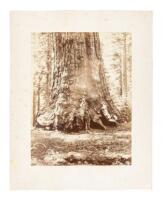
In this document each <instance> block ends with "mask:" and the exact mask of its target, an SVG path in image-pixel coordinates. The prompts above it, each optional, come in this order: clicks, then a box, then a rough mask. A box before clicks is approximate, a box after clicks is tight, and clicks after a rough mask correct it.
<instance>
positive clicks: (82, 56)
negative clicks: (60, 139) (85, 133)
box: [37, 32, 119, 131]
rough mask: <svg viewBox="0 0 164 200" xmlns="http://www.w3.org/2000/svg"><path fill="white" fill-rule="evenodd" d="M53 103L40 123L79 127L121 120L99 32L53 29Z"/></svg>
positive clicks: (39, 116)
mask: <svg viewBox="0 0 164 200" xmlns="http://www.w3.org/2000/svg"><path fill="white" fill-rule="evenodd" d="M52 34H53V36H52V37H53V40H52V41H53V49H54V58H55V59H54V60H55V61H54V67H53V68H54V69H53V84H52V88H51V105H50V106H49V107H48V108H47V109H46V110H45V112H44V113H42V114H38V115H37V125H41V126H45V127H49V128H50V129H61V130H65V131H78V130H83V129H86V130H87V129H89V128H90V127H96V128H103V129H105V128H106V125H110V124H116V123H117V121H119V112H118V110H117V108H116V107H115V106H114V104H113V101H112V99H111V96H110V92H109V88H108V85H107V83H106V79H105V73H104V68H103V60H102V55H101V47H100V39H99V34H98V33H87V32H85V33H79V32H78V33H66V32H65V33H52Z"/></svg>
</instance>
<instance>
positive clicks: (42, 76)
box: [31, 32, 132, 166]
mask: <svg viewBox="0 0 164 200" xmlns="http://www.w3.org/2000/svg"><path fill="white" fill-rule="evenodd" d="M31 42H32V44H31V46H32V55H31V56H32V71H33V95H32V114H31V115H32V120H31V164H32V165H33V166H35V165H44V166H46V165H48V166H54V165H131V163H132V156H131V141H132V134H131V119H132V114H131V113H132V102H131V93H132V89H131V88H132V83H131V74H132V34H131V33H130V32H34V33H32V34H31Z"/></svg>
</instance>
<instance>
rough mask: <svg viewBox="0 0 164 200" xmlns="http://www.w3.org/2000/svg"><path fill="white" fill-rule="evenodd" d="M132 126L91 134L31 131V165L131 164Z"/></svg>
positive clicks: (122, 126) (94, 131)
mask: <svg viewBox="0 0 164 200" xmlns="http://www.w3.org/2000/svg"><path fill="white" fill-rule="evenodd" d="M129 126H130V125H129V124H124V125H120V126H119V127H115V128H108V129H107V130H106V131H103V130H91V131H90V132H80V133H69V134H66V133H62V132H59V131H56V132H54V131H45V130H42V129H34V130H32V148H31V158H32V165H130V164H131V131H130V128H129Z"/></svg>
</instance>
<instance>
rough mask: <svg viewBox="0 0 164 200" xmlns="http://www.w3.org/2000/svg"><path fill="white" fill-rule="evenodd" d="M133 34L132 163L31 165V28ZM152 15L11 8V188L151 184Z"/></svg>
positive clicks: (117, 186)
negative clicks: (111, 164)
mask: <svg viewBox="0 0 164 200" xmlns="http://www.w3.org/2000/svg"><path fill="white" fill-rule="evenodd" d="M51 31H52V32H85V31H87V32H131V33H132V38H133V41H132V165H131V166H31V157H30V142H31V111H32V63H31V59H32V56H31V33H32V32H51ZM151 107H152V13H151V12H149V11H145V12H144V11H112V12H110V11H45V12H44V11H42V12H34V11H33V12H30V11H29V12H28V11H26V12H25V11H12V12H11V128H10V129H11V136H10V139H11V148H10V151H11V174H10V176H11V180H10V182H11V189H97V190H99V189H131V188H143V189H144V188H145V189H148V188H151V165H152V164H151V131H152V130H151V129H152V108H151Z"/></svg>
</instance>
